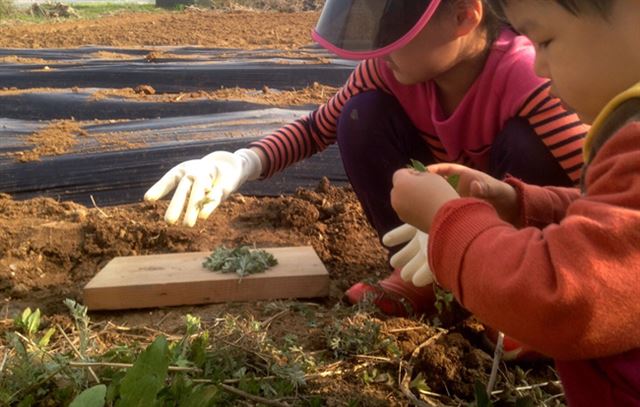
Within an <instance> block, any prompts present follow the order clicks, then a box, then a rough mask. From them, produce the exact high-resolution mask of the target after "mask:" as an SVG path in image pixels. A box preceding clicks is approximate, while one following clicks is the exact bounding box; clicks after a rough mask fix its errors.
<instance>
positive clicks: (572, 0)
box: [491, 0, 615, 18]
mask: <svg viewBox="0 0 640 407" xmlns="http://www.w3.org/2000/svg"><path fill="white" fill-rule="evenodd" d="M508 1H512V0H493V1H491V3H492V5H493V6H494V12H496V13H497V14H498V15H500V16H501V17H502V18H504V11H503V7H504V6H505V4H506V3H507V2H508ZM548 1H555V2H556V3H558V4H559V5H561V6H562V7H563V8H564V9H565V10H567V11H569V12H570V13H571V14H573V15H576V16H577V15H579V14H581V13H584V12H585V11H595V12H597V13H598V14H600V15H601V16H603V17H606V16H607V15H609V11H610V10H611V6H613V3H614V1H615V0H548Z"/></svg>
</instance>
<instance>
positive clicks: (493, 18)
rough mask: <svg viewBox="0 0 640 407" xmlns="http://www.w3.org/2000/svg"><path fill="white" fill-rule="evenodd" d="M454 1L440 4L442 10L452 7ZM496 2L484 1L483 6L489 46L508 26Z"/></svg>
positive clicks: (449, 0)
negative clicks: (503, 28)
mask: <svg viewBox="0 0 640 407" xmlns="http://www.w3.org/2000/svg"><path fill="white" fill-rule="evenodd" d="M454 1H455V0H443V1H442V3H441V4H440V10H443V9H444V8H445V7H450V6H451V5H452V4H453V3H454ZM496 1H497V0H482V6H483V9H484V15H483V17H482V27H483V28H484V29H485V30H486V33H487V40H488V43H489V44H492V43H493V42H494V41H495V40H496V39H497V38H498V35H499V34H500V30H501V29H502V27H504V26H505V25H506V24H507V23H506V19H505V18H504V16H503V14H502V13H501V12H500V9H499V8H496V5H495V3H496ZM499 1H505V0H499ZM443 6H444V7H443Z"/></svg>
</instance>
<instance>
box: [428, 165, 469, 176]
mask: <svg viewBox="0 0 640 407" xmlns="http://www.w3.org/2000/svg"><path fill="white" fill-rule="evenodd" d="M464 168H466V167H465V166H463V165H460V164H450V163H440V164H432V165H429V166H427V170H429V172H432V173H434V174H438V175H453V174H459V173H460V172H461V170H462V169H464Z"/></svg>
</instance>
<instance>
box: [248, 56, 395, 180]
mask: <svg viewBox="0 0 640 407" xmlns="http://www.w3.org/2000/svg"><path fill="white" fill-rule="evenodd" d="M376 61H377V60H375V59H367V60H365V61H362V62H361V63H360V64H359V65H358V66H357V67H356V68H355V70H354V71H353V72H352V73H351V75H350V76H349V79H348V80H347V83H346V84H345V85H344V86H343V87H342V88H340V90H338V92H337V93H336V94H335V95H334V96H333V97H332V98H331V99H329V101H328V102H327V103H325V104H323V105H321V106H319V107H318V108H317V109H316V110H314V111H313V112H311V113H310V114H309V115H307V116H305V117H302V118H300V119H298V120H296V121H294V122H292V123H289V124H287V125H285V126H284V127H282V128H280V129H278V130H276V131H275V132H273V133H272V134H270V135H268V136H266V137H264V138H263V139H261V140H258V141H256V142H254V143H251V144H250V145H249V147H257V148H259V149H261V150H262V152H263V153H264V156H265V157H266V158H267V165H266V166H265V168H263V170H262V178H268V177H270V176H272V175H273V174H274V173H276V172H278V171H282V170H283V169H285V168H286V167H288V166H289V165H291V164H294V163H296V162H298V161H300V160H303V159H305V158H307V157H310V156H311V155H313V154H315V153H317V152H319V151H322V150H324V149H325V148H327V147H328V146H329V145H330V144H333V143H334V142H335V140H336V127H337V124H338V118H339V117H340V113H341V112H342V107H343V106H344V105H345V103H347V101H348V100H349V99H350V98H351V97H353V96H355V95H357V94H359V93H362V92H366V91H368V90H374V89H380V90H383V91H385V92H389V90H388V89H387V87H386V85H385V84H384V82H383V80H382V78H381V76H380V73H379V72H378V65H377V62H376Z"/></svg>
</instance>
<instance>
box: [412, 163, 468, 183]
mask: <svg viewBox="0 0 640 407" xmlns="http://www.w3.org/2000/svg"><path fill="white" fill-rule="evenodd" d="M407 168H411V169H414V170H416V171H418V172H429V170H428V169H427V167H426V166H425V165H424V164H422V163H421V162H420V161H418V160H414V159H413V158H412V159H411V164H409V165H408V166H407ZM447 182H449V185H451V186H452V187H453V189H456V190H457V189H458V183H459V182H460V175H458V174H453V175H449V176H448V177H447Z"/></svg>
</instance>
